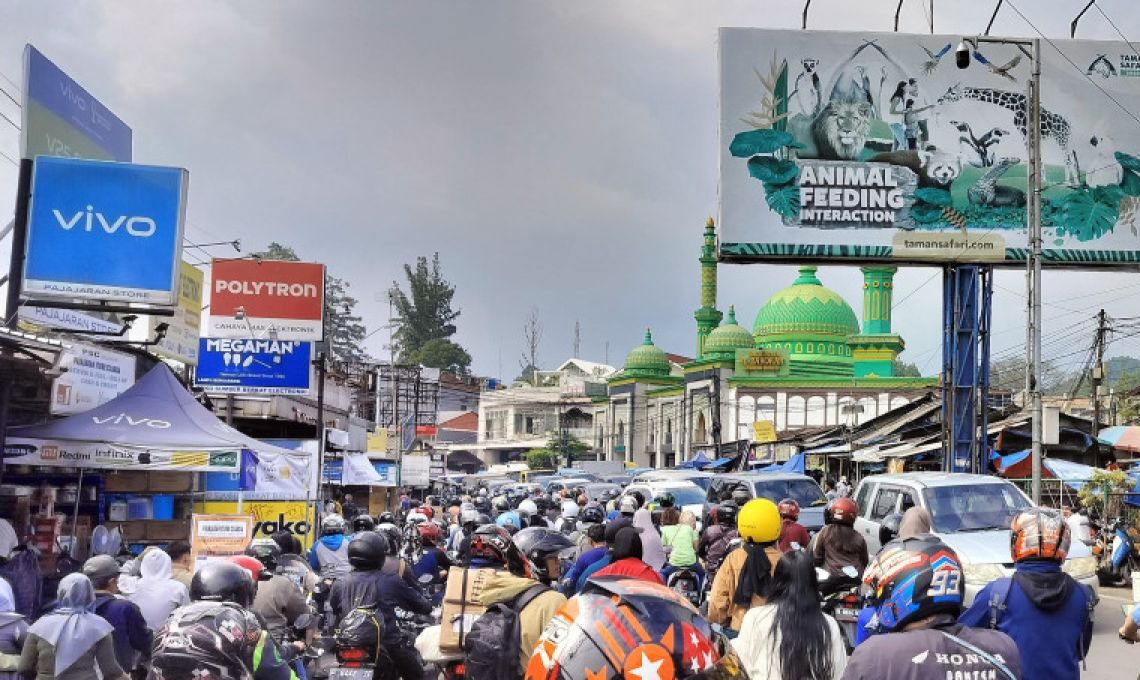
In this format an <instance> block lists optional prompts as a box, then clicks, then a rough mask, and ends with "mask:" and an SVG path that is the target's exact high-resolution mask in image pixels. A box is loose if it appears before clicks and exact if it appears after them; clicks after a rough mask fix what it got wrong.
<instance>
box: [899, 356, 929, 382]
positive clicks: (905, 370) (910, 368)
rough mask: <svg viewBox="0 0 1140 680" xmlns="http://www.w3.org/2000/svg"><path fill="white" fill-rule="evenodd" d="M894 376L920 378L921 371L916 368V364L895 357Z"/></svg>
mask: <svg viewBox="0 0 1140 680" xmlns="http://www.w3.org/2000/svg"><path fill="white" fill-rule="evenodd" d="M894 365H895V377H896V378H921V377H922V372H921V371H919V370H918V365H917V364H911V363H908V362H906V361H902V360H901V359H897V358H896V359H895V361H894Z"/></svg>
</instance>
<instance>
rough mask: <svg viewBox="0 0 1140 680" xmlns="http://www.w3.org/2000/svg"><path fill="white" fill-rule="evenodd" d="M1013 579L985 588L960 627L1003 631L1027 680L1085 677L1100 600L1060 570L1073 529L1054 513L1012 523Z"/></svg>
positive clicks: (1035, 511) (1027, 514)
mask: <svg viewBox="0 0 1140 680" xmlns="http://www.w3.org/2000/svg"><path fill="white" fill-rule="evenodd" d="M1009 529H1010V540H1009V542H1010V553H1011V554H1012V556H1013V569H1014V572H1013V577H1012V578H1010V577H1005V578H1000V579H998V580H996V581H993V582H991V583H989V584H988V585H986V587H985V588H982V590H981V592H979V593H978V594H977V596H976V597H975V598H974V603H973V605H971V606H970V608H969V609H967V610H966V611H965V613H963V614H962V616H961V617H959V619H958V623H961V624H964V625H967V626H972V627H974V628H987V627H988V628H991V629H996V630H1000V631H1001V632H1003V633H1005V634H1006V635H1008V636H1010V637H1011V638H1013V641H1014V642H1016V643H1017V646H1018V648H1019V649H1033V653H1032V654H1026V655H1025V657H1023V658H1022V660H1021V665H1022V668H1023V669H1024V672H1025V676H1026V677H1028V678H1046V677H1048V678H1073V679H1074V680H1075V679H1077V678H1080V676H1081V669H1080V662H1081V659H1083V658H1084V657H1085V655H1086V654H1088V651H1089V644H1090V643H1091V642H1092V625H1093V622H1092V616H1091V615H1092V611H1093V608H1094V607H1095V606H1096V602H1097V597H1096V593H1094V592H1093V590H1092V589H1091V588H1089V587H1088V586H1085V585H1082V584H1080V583H1078V582H1076V581H1075V580H1073V577H1072V576H1069V575H1068V574H1066V573H1065V572H1063V571H1061V565H1062V564H1063V563H1064V561H1065V555H1066V554H1067V553H1068V551H1069V544H1070V538H1071V537H1070V533H1069V525H1068V524H1067V523H1066V522H1065V520H1064V518H1062V517H1061V515H1060V514H1058V513H1057V512H1056V511H1054V510H1047V509H1044V508H1030V509H1028V510H1025V511H1023V512H1022V513H1021V514H1020V515H1018V516H1017V517H1016V518H1014V520H1013V522H1012V523H1011V524H1010V527H1009Z"/></svg>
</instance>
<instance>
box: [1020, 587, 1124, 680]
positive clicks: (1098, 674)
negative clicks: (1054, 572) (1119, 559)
mask: <svg viewBox="0 0 1140 680" xmlns="http://www.w3.org/2000/svg"><path fill="white" fill-rule="evenodd" d="M1131 602H1132V590H1131V589H1130V588H1101V589H1100V604H1099V605H1097V608H1096V622H1095V624H1094V627H1093V641H1092V647H1090V648H1089V657H1088V670H1087V671H1085V672H1084V673H1082V674H1081V677H1084V678H1095V679H1096V680H1137V677H1140V643H1137V644H1135V645H1129V644H1127V643H1125V642H1122V641H1121V640H1120V639H1119V638H1117V636H1116V631H1117V630H1119V629H1120V624H1121V623H1122V622H1123V621H1124V612H1123V610H1122V609H1121V607H1122V606H1123V605H1125V604H1131ZM1023 651H1024V650H1023ZM1027 680H1029V679H1027Z"/></svg>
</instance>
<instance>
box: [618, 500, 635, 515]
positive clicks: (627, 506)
mask: <svg viewBox="0 0 1140 680" xmlns="http://www.w3.org/2000/svg"><path fill="white" fill-rule="evenodd" d="M618 511H619V512H621V514H623V515H632V514H633V513H635V512H637V499H636V498H634V497H633V496H624V497H623V498H622V499H621V503H620V504H619V505H618Z"/></svg>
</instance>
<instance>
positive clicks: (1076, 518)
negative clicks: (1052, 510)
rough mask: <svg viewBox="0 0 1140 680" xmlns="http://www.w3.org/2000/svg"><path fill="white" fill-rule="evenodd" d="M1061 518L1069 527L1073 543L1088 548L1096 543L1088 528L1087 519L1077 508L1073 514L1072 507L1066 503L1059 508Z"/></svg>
mask: <svg viewBox="0 0 1140 680" xmlns="http://www.w3.org/2000/svg"><path fill="white" fill-rule="evenodd" d="M1061 517H1064V518H1065V523H1066V524H1068V525H1069V533H1070V534H1071V535H1072V537H1073V540H1074V541H1080V542H1081V543H1084V544H1085V545H1088V546H1091V545H1092V544H1093V543H1095V542H1096V540H1095V537H1094V536H1093V533H1092V530H1091V529H1090V528H1089V518H1088V517H1087V516H1086V515H1085V514H1084V513H1083V512H1081V511H1080V509H1079V508H1078V509H1077V510H1076V511H1075V512H1074V510H1073V506H1071V505H1069V504H1068V503H1066V504H1064V505H1062V506H1061Z"/></svg>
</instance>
